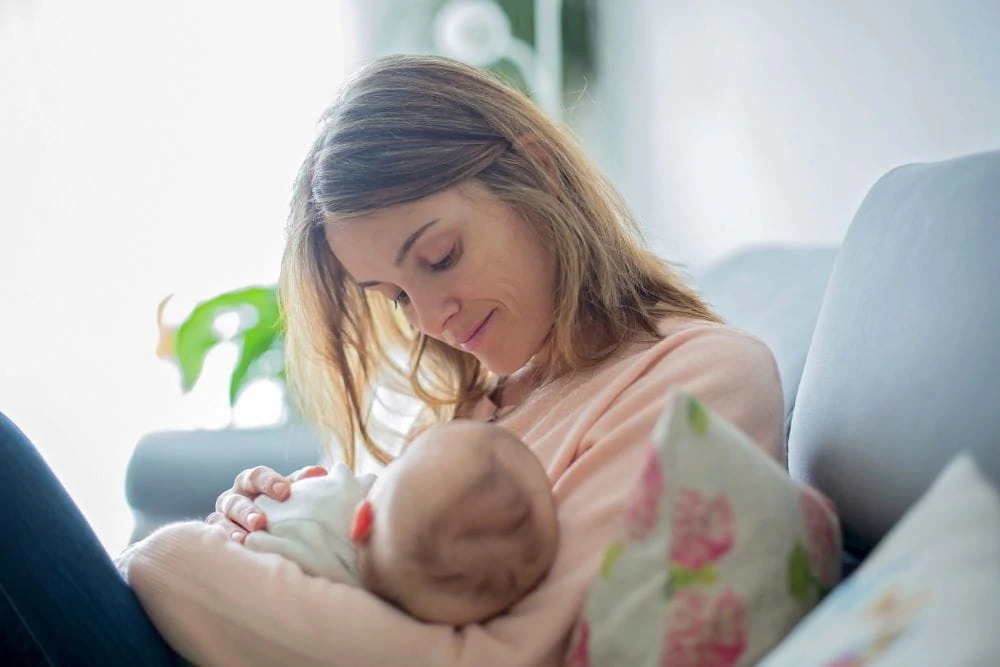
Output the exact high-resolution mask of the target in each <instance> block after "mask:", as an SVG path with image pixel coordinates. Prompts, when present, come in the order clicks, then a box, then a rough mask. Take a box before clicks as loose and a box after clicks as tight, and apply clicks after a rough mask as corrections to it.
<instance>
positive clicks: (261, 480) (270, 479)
mask: <svg viewBox="0 0 1000 667" xmlns="http://www.w3.org/2000/svg"><path fill="white" fill-rule="evenodd" d="M290 488H291V481H290V480H289V479H288V478H287V477H285V476H284V475H279V474H278V473H276V472H275V471H274V470H272V469H271V468H268V467H267V466H257V467H256V468H250V469H249V470H244V471H243V472H241V473H240V474H239V475H238V476H237V477H236V482H235V483H234V484H233V491H235V492H236V493H239V494H241V495H243V496H246V497H247V498H250V499H251V500H252V499H254V498H256V497H257V496H259V495H261V494H264V495H266V496H270V497H271V498H274V499H275V500H284V499H285V498H287V497H288V492H289V489H290Z"/></svg>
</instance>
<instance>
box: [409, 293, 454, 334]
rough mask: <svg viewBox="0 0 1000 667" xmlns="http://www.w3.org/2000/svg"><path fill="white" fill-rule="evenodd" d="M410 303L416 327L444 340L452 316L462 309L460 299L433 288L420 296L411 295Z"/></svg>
mask: <svg viewBox="0 0 1000 667" xmlns="http://www.w3.org/2000/svg"><path fill="white" fill-rule="evenodd" d="M410 301H411V303H412V304H413V311H412V312H413V314H414V316H415V319H416V322H414V324H415V325H416V327H417V328H418V329H420V331H422V332H424V333H425V334H427V335H428V336H430V337H432V338H437V339H438V340H444V337H445V332H446V331H448V326H449V324H451V318H452V316H454V315H456V314H457V313H458V311H459V310H460V309H461V305H460V303H459V301H458V299H457V298H456V297H454V296H450V295H446V294H442V293H441V291H440V290H435V289H434V288H433V287H432V288H429V289H424V290H422V291H421V292H419V293H418V294H413V293H410ZM446 342H447V341H446Z"/></svg>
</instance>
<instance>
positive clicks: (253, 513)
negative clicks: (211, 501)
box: [215, 489, 267, 531]
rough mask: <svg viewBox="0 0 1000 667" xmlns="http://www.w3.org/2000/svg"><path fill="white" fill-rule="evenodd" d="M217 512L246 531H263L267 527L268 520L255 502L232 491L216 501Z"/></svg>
mask: <svg viewBox="0 0 1000 667" xmlns="http://www.w3.org/2000/svg"><path fill="white" fill-rule="evenodd" d="M215 511H216V512H217V513H219V514H221V515H222V516H223V517H225V518H226V519H228V520H229V521H231V522H233V523H234V524H236V525H237V526H238V527H239V528H241V529H243V530H246V531H252V530H263V529H264V528H265V527H266V526H267V518H266V517H265V516H264V513H263V512H261V511H260V509H258V507H257V506H256V505H254V503H253V501H252V500H250V499H249V498H247V497H246V496H244V495H242V494H240V493H237V492H236V491H234V490H232V489H231V490H229V491H226V492H224V493H223V494H222V495H221V496H219V499H218V500H216V501H215Z"/></svg>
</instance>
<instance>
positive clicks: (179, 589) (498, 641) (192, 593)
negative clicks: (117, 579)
mask: <svg viewBox="0 0 1000 667" xmlns="http://www.w3.org/2000/svg"><path fill="white" fill-rule="evenodd" d="M128 576H129V581H130V583H131V585H132V586H133V588H134V589H135V591H136V594H137V595H138V597H139V599H140V601H141V602H142V604H143V607H144V608H145V609H146V610H147V612H148V613H149V615H150V617H151V618H152V619H153V622H154V624H155V625H156V627H157V628H158V629H159V631H160V632H161V633H162V634H163V636H164V638H165V639H166V640H167V641H168V642H169V643H170V644H171V645H172V646H173V647H174V648H175V650H177V651H178V652H180V653H181V654H182V655H184V656H185V657H186V658H187V659H189V660H191V661H192V662H195V663H196V664H200V665H232V664H239V665H274V664H295V665H369V664H370V665H376V664H377V665H389V666H391V665H408V666H413V667H420V666H424V665H426V666H427V667H448V666H449V665H455V666H458V665H477V666H479V665H483V666H485V665H507V666H516V665H554V664H558V662H559V660H558V659H557V658H556V656H555V653H552V652H551V651H550V652H549V655H540V653H543V654H544V653H546V651H545V649H544V645H545V644H546V642H542V643H541V644H540V645H538V644H536V646H535V648H532V647H531V644H532V642H520V643H519V642H517V641H515V638H516V635H517V634H519V633H517V632H511V631H505V630H504V629H503V623H502V622H494V624H491V626H486V627H478V626H477V627H471V628H469V629H467V630H462V631H460V630H455V629H452V628H449V627H445V626H438V625H428V624H424V623H420V622H418V621H415V620H413V619H412V618H410V617H409V616H406V615H404V614H403V613H402V612H399V611H398V610H396V609H395V608H393V607H391V606H389V605H387V604H385V603H384V602H382V601H381V600H379V599H377V598H375V597H373V596H372V595H370V594H369V593H367V592H366V591H364V590H360V589H356V588H351V587H348V586H344V585H341V584H336V583H332V582H330V581H327V580H325V579H321V578H317V577H310V576H306V575H304V574H303V573H302V572H301V570H299V568H298V567H297V566H295V565H294V564H292V563H291V562H290V561H287V560H285V559H283V558H282V557H280V556H277V555H273V554H259V553H255V552H252V551H250V550H248V549H246V548H245V547H243V546H240V545H238V544H235V543H233V542H230V541H228V540H226V538H225V536H224V535H223V534H222V533H221V531H217V530H215V529H213V528H211V527H209V526H206V525H204V524H200V523H184V524H175V525H173V526H168V527H166V528H164V529H162V530H160V531H158V532H157V533H156V534H154V535H152V536H151V537H150V538H149V539H148V540H147V541H146V542H145V543H144V544H143V545H142V546H141V548H140V549H139V550H138V552H137V553H136V554H134V556H133V558H132V560H131V564H130V568H129V572H128ZM498 623H499V624H498ZM521 634H522V636H523V633H521ZM505 638H506V639H505ZM550 648H551V646H550Z"/></svg>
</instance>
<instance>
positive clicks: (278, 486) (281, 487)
mask: <svg viewBox="0 0 1000 667" xmlns="http://www.w3.org/2000/svg"><path fill="white" fill-rule="evenodd" d="M271 491H272V492H274V493H277V494H278V495H283V494H284V493H285V492H286V491H288V483H287V482H275V483H274V484H272V485H271Z"/></svg>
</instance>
